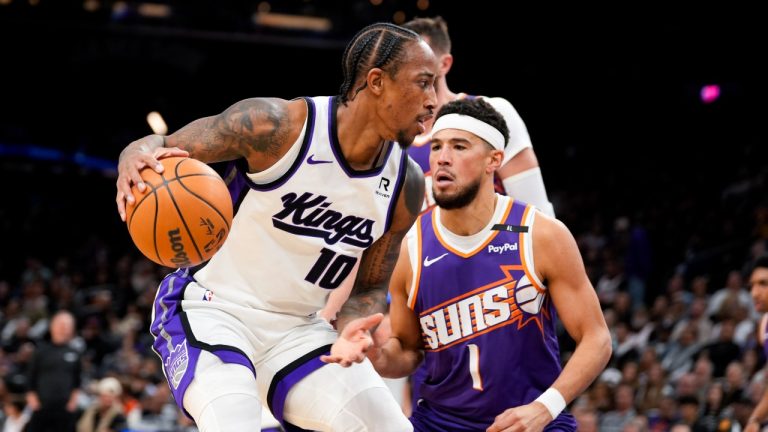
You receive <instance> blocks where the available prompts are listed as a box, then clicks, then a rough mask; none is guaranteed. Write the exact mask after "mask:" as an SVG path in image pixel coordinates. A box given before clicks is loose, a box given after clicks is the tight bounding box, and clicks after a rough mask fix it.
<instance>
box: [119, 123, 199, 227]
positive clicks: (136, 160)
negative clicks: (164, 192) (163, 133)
mask: <svg viewBox="0 0 768 432" xmlns="http://www.w3.org/2000/svg"><path fill="white" fill-rule="evenodd" d="M157 139H158V135H149V136H146V137H144V138H141V139H139V140H136V141H134V142H132V143H131V144H130V147H135V148H136V149H137V150H133V151H130V150H129V151H126V152H124V154H123V155H121V157H120V162H118V164H117V197H116V198H115V201H116V202H117V212H118V213H119V214H120V219H122V220H123V222H125V205H126V203H128V204H133V203H134V202H136V197H134V196H133V193H131V185H134V184H135V185H136V188H137V189H138V190H139V192H144V189H145V188H146V185H145V184H144V182H143V181H142V179H141V175H140V174H139V172H140V171H141V170H142V169H143V168H145V167H152V168H154V170H155V171H157V173H158V174H159V173H162V172H163V165H162V164H161V163H160V162H158V159H162V158H165V157H171V156H180V157H187V156H189V152H187V151H186V150H182V149H180V148H177V147H160V148H156V149H155V150H154V151H153V152H151V153H149V152H146V151H142V150H141V149H142V147H144V146H142V142H143V141H148V143H147V144H149V141H150V140H152V141H155V140H157ZM155 145H156V144H155ZM151 147H154V145H153V146H149V145H147V146H146V148H151Z"/></svg>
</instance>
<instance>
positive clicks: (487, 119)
mask: <svg viewBox="0 0 768 432" xmlns="http://www.w3.org/2000/svg"><path fill="white" fill-rule="evenodd" d="M446 114H462V115H466V116H470V117H474V118H476V119H478V120H480V121H482V122H484V123H488V124H489V125H491V126H493V127H494V128H496V129H497V130H498V131H499V132H501V134H502V135H503V136H504V147H506V146H507V142H508V141H509V128H508V127H507V122H506V121H505V120H504V117H503V116H502V115H501V114H499V112H498V111H496V109H495V108H493V106H491V104H489V103H488V102H486V101H484V100H483V98H479V97H476V98H464V99H457V100H455V101H451V102H448V103H447V104H445V105H443V106H442V107H441V108H440V110H439V111H438V112H437V116H435V121H437V119H439V118H440V117H442V116H444V115H446Z"/></svg>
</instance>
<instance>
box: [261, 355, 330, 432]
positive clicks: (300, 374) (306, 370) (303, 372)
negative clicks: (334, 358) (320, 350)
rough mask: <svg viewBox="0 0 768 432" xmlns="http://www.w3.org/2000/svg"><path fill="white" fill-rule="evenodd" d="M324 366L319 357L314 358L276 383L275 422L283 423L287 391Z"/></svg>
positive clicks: (273, 399) (273, 402)
mask: <svg viewBox="0 0 768 432" xmlns="http://www.w3.org/2000/svg"><path fill="white" fill-rule="evenodd" d="M327 354H330V351H329V352H328V353H326V355H327ZM324 365H325V363H323V362H322V361H321V360H320V357H315V358H313V359H312V360H310V361H308V362H306V363H304V364H303V365H301V366H299V367H297V368H296V369H294V370H293V371H292V372H291V373H289V374H288V375H286V376H284V377H283V379H281V380H280V382H278V383H277V386H276V387H275V394H274V396H273V397H272V407H273V409H274V412H273V413H272V414H274V416H275V418H276V419H277V421H279V422H280V423H283V408H285V398H286V397H287V396H288V391H289V390H290V389H291V388H292V387H293V386H294V385H296V383H298V382H299V381H301V380H302V379H303V378H304V377H306V376H307V375H309V374H311V373H312V372H314V371H316V370H318V369H320V368H321V367H323V366H324Z"/></svg>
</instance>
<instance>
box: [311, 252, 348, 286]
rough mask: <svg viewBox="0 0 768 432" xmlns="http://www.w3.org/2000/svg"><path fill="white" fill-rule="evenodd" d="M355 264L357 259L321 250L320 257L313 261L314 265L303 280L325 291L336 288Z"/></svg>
mask: <svg viewBox="0 0 768 432" xmlns="http://www.w3.org/2000/svg"><path fill="white" fill-rule="evenodd" d="M356 262H357V257H351V256H346V255H341V254H337V253H336V252H334V251H332V250H330V249H328V248H323V249H322V250H321V251H320V257H319V258H318V259H317V261H315V265H313V266H312V268H311V269H310V270H309V273H307V276H306V277H305V278H304V280H305V281H307V282H309V283H313V284H314V283H316V284H318V285H320V287H321V288H325V289H334V288H338V286H339V285H341V283H342V282H344V279H346V278H347V276H349V272H351V271H352V268H353V267H354V266H355V263H356ZM318 280H319V281H320V282H318Z"/></svg>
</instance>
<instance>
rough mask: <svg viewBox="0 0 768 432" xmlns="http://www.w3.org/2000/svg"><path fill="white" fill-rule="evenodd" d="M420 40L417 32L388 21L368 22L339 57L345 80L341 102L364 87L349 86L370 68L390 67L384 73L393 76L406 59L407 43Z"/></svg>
mask: <svg viewBox="0 0 768 432" xmlns="http://www.w3.org/2000/svg"><path fill="white" fill-rule="evenodd" d="M420 39H421V38H420V37H419V35H418V34H417V33H416V32H414V31H411V30H408V29H405V28H403V27H400V26H396V25H394V24H390V23H376V24H371V25H369V26H368V27H365V28H364V29H362V30H360V31H359V32H358V33H357V34H356V35H355V37H354V38H352V40H351V41H350V42H349V44H348V45H347V48H346V49H345V50H344V56H343V57H342V58H341V67H342V69H343V71H344V82H343V83H342V84H341V88H340V89H339V100H340V101H341V103H343V104H346V103H347V102H348V101H350V100H353V99H354V98H355V95H357V94H358V93H359V92H360V91H362V90H363V89H364V88H365V86H366V84H363V85H361V86H359V87H357V88H355V89H353V88H352V86H354V85H355V83H356V82H357V81H358V80H359V79H360V76H361V75H363V76H365V75H366V74H367V73H368V71H369V70H371V69H373V68H384V67H385V66H389V67H388V69H387V72H388V73H389V74H390V75H391V76H393V77H394V76H395V75H396V74H397V70H398V69H399V67H400V65H401V64H402V63H403V61H404V59H405V54H406V52H405V49H404V48H403V47H404V46H405V44H406V42H409V41H418V40H420Z"/></svg>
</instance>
